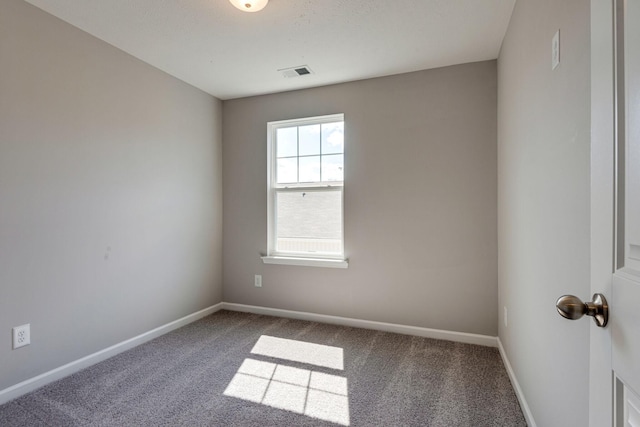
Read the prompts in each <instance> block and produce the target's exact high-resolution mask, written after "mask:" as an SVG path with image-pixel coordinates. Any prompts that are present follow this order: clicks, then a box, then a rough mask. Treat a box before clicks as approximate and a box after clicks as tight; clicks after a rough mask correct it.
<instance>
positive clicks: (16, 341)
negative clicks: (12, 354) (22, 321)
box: [13, 323, 31, 350]
mask: <svg viewBox="0 0 640 427" xmlns="http://www.w3.org/2000/svg"><path fill="white" fill-rule="evenodd" d="M29 344H31V325H30V324H29V323H27V324H26V325H21V326H16V327H15V328H13V349H14V350H15V349H16V348H20V347H24V346H25V345H29Z"/></svg>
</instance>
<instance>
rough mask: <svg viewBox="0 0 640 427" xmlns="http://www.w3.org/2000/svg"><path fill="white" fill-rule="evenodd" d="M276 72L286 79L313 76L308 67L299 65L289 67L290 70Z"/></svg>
mask: <svg viewBox="0 0 640 427" xmlns="http://www.w3.org/2000/svg"><path fill="white" fill-rule="evenodd" d="M278 71H280V72H281V73H282V76H283V77H286V78H292V77H304V76H309V75H311V74H313V71H311V68H309V66H307V65H300V66H298V67H291V68H283V69H281V70H278Z"/></svg>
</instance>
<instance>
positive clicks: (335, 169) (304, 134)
mask: <svg viewBox="0 0 640 427" xmlns="http://www.w3.org/2000/svg"><path fill="white" fill-rule="evenodd" d="M276 141H277V147H276V157H277V172H276V183H277V184H297V183H315V182H318V183H319V182H341V181H343V179H344V122H335V123H323V124H312V125H305V126H293V127H284V128H279V129H277V134H276Z"/></svg>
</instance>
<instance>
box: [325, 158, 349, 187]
mask: <svg viewBox="0 0 640 427" xmlns="http://www.w3.org/2000/svg"><path fill="white" fill-rule="evenodd" d="M322 181H325V182H326V181H344V155H343V154H332V155H330V156H322Z"/></svg>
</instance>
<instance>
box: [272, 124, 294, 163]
mask: <svg viewBox="0 0 640 427" xmlns="http://www.w3.org/2000/svg"><path fill="white" fill-rule="evenodd" d="M276 141H277V143H278V147H277V152H278V153H277V157H294V156H297V155H298V128H297V127H292V128H280V129H277V130H276Z"/></svg>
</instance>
